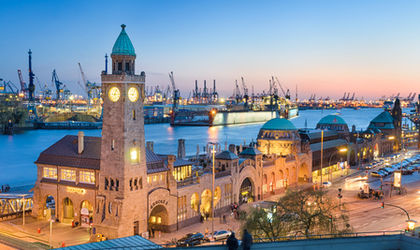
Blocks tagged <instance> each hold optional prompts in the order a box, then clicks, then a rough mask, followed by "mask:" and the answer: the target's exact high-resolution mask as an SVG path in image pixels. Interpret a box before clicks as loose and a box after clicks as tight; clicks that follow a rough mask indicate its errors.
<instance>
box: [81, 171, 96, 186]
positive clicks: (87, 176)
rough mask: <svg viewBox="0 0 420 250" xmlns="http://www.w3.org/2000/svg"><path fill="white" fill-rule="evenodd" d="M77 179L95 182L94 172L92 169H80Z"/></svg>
mask: <svg viewBox="0 0 420 250" xmlns="http://www.w3.org/2000/svg"><path fill="white" fill-rule="evenodd" d="M79 181H80V182H83V183H90V184H95V172H93V171H80V174H79Z"/></svg>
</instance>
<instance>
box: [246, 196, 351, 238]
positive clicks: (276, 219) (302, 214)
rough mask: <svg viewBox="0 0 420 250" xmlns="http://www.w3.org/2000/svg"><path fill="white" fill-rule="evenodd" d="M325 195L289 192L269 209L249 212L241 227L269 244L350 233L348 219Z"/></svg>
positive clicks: (335, 203) (336, 204)
mask: <svg viewBox="0 0 420 250" xmlns="http://www.w3.org/2000/svg"><path fill="white" fill-rule="evenodd" d="M326 194H327V193H326V192H325V191H313V190H291V189H289V190H288V191H287V193H286V194H285V196H283V197H282V198H280V200H279V201H278V202H277V203H276V204H275V205H274V206H273V208H272V209H262V208H257V209H252V210H251V211H250V212H249V213H248V215H247V216H246V217H245V219H244V223H243V225H242V226H243V227H244V228H247V229H248V231H250V232H251V234H253V235H261V236H262V237H264V238H268V239H270V240H276V238H278V237H281V236H297V235H304V236H306V237H309V236H310V235H316V234H342V233H346V232H351V228H350V225H349V224H348V217H347V215H346V214H345V213H344V212H342V211H341V210H340V209H339V205H338V203H337V202H334V201H333V200H332V199H330V197H329V196H328V195H326Z"/></svg>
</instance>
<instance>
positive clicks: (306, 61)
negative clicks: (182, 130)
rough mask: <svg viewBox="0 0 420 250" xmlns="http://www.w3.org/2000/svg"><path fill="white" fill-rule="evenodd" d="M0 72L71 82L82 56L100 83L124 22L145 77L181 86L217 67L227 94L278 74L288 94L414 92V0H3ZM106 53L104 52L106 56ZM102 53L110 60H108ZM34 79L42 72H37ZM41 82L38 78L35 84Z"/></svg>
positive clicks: (419, 76) (418, 19)
mask: <svg viewBox="0 0 420 250" xmlns="http://www.w3.org/2000/svg"><path fill="white" fill-rule="evenodd" d="M0 6H1V10H2V11H1V13H2V14H1V15H0V23H1V24H2V25H0V36H1V39H0V58H1V60H0V78H3V79H5V80H10V81H12V82H14V83H15V84H16V85H18V83H19V80H18V75H17V70H18V69H21V70H22V72H23V74H24V79H25V80H26V81H28V74H27V69H28V58H27V57H28V54H27V52H28V50H29V49H31V50H32V52H33V54H32V56H33V71H34V73H35V75H36V76H37V78H38V79H39V81H40V82H41V83H42V84H45V83H47V84H48V85H49V87H50V88H52V84H51V74H52V71H53V69H56V71H57V74H58V76H59V78H60V80H61V81H62V82H64V83H65V84H66V85H67V87H68V88H69V89H70V90H71V91H72V92H75V93H77V94H81V93H82V89H81V88H80V87H79V85H78V84H77V82H78V81H80V82H81V81H82V80H81V76H80V72H79V68H78V65H77V63H78V62H80V63H81V65H82V67H83V69H84V72H85V74H86V76H87V78H88V79H89V80H90V81H94V82H97V83H100V73H101V71H102V70H104V56H105V53H107V54H108V55H109V54H110V53H111V50H112V46H113V44H114V42H115V40H116V38H117V36H118V34H119V32H120V29H121V28H120V25H121V24H123V23H124V24H126V25H127V28H126V31H127V33H128V35H129V36H130V39H131V41H132V43H133V45H134V47H135V49H136V54H137V59H136V73H140V71H145V72H146V76H147V78H146V85H147V86H155V85H160V86H162V87H163V88H166V86H167V85H168V84H169V77H168V73H169V72H170V71H173V72H174V76H175V81H176V84H177V87H178V88H180V90H181V95H182V96H183V97H187V96H188V95H189V92H190V91H192V89H193V87H194V80H198V81H199V84H200V87H202V85H203V81H204V80H207V83H208V84H207V85H208V87H212V82H213V79H216V81H217V89H218V91H219V93H220V94H221V95H223V96H228V95H231V94H232V91H233V89H234V83H235V80H238V81H240V79H241V76H243V77H244V78H245V81H246V83H247V85H248V88H249V89H250V90H251V89H252V86H254V89H255V92H262V91H263V90H268V80H269V79H270V78H271V76H272V75H274V76H277V77H278V78H279V79H280V80H281V81H282V83H283V84H284V86H285V87H286V88H289V89H290V91H291V92H292V95H293V97H294V96H295V88H296V86H297V87H298V92H299V98H300V99H304V98H308V97H309V96H310V95H311V94H316V96H317V97H324V98H325V97H327V96H329V97H331V98H340V97H342V96H343V93H344V92H351V93H353V92H355V93H356V97H357V98H361V97H364V98H367V99H374V98H379V97H381V96H383V95H386V96H389V95H391V94H397V93H398V92H399V93H401V96H404V97H405V96H407V95H408V94H409V93H410V92H417V93H420V89H419V87H418V86H419V82H420V46H419V45H420V25H419V24H420V1H391V0H375V1H373V0H371V1H367V0H354V1H327V0H319V1H315V0H312V1H303V0H301V1H299V0H297V1H286V0H284V1H268V0H261V1H246V0H242V1H210V0H209V1H193V0H191V1H181V0H179V1H169V0H168V1H158V0H156V1H152V0H149V1H94V0H90V1H80V0H79V1H76V0H75V1H64V0H63V1H24V0H20V1H4V0H0ZM109 65H110V63H109ZM109 65H108V66H109ZM35 84H37V81H35ZM37 87H38V86H37Z"/></svg>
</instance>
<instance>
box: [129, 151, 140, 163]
mask: <svg viewBox="0 0 420 250" xmlns="http://www.w3.org/2000/svg"><path fill="white" fill-rule="evenodd" d="M130 159H131V163H138V162H139V154H138V151H137V149H136V148H131V149H130Z"/></svg>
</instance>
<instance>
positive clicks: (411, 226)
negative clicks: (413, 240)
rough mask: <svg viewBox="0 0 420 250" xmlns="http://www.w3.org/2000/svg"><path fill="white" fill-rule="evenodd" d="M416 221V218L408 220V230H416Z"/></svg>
mask: <svg viewBox="0 0 420 250" xmlns="http://www.w3.org/2000/svg"><path fill="white" fill-rule="evenodd" d="M416 222H417V221H415V220H411V219H410V220H407V225H408V231H414V229H415V227H416Z"/></svg>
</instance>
